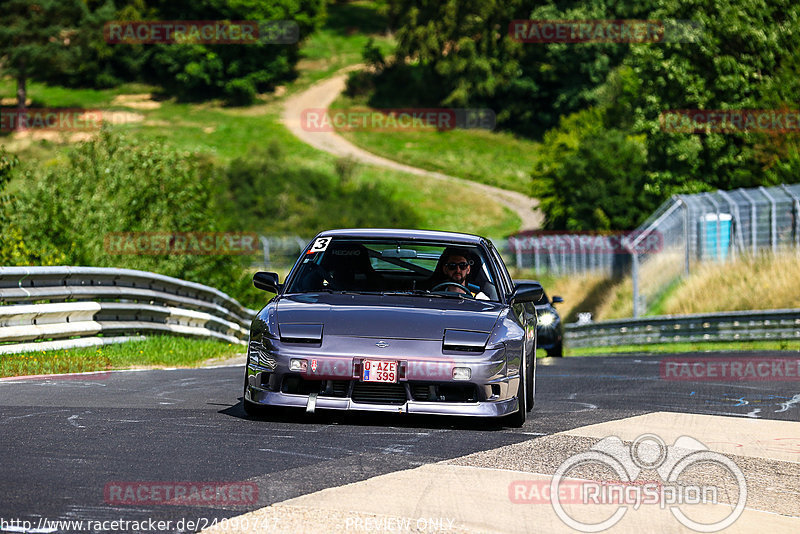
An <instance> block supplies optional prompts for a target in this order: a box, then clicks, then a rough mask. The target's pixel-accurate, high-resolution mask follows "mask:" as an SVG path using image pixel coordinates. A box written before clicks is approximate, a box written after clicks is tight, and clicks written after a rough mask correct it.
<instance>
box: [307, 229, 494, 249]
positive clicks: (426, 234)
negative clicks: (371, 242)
mask: <svg viewBox="0 0 800 534" xmlns="http://www.w3.org/2000/svg"><path fill="white" fill-rule="evenodd" d="M317 237H357V238H397V239H409V240H414V239H419V240H432V241H447V242H450V243H460V244H465V245H480V244H481V243H487V242H488V240H487V239H485V238H483V237H481V236H477V235H472V234H462V233H459V232H442V231H439V230H407V229H397V228H345V229H339V230H326V231H324V232H320V233H319V234H318V235H317Z"/></svg>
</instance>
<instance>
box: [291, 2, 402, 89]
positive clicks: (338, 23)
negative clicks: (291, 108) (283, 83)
mask: <svg viewBox="0 0 800 534" xmlns="http://www.w3.org/2000/svg"><path fill="white" fill-rule="evenodd" d="M387 27H388V21H387V20H386V16H385V15H383V14H382V13H381V12H380V10H379V9H378V7H377V4H375V3H374V2H363V1H361V2H348V3H347V4H333V5H329V6H328V19H327V21H326V22H325V25H324V26H323V27H322V28H321V29H320V30H319V31H317V32H315V33H314V34H313V35H311V36H309V38H308V39H307V40H306V41H304V42H303V44H302V46H301V48H300V57H301V61H300V63H299V64H298V73H299V77H298V79H297V80H296V81H295V82H294V83H293V84H292V87H290V88H289V92H290V93H291V92H293V91H297V90H301V89H304V88H306V87H308V86H309V85H311V84H312V83H314V82H316V81H319V80H321V79H323V78H327V77H328V76H330V75H331V74H333V73H334V72H336V71H337V70H339V69H342V68H344V67H347V66H349V65H355V64H357V63H360V62H361V60H362V52H363V50H364V45H366V44H367V41H368V40H369V39H370V37H371V38H372V39H373V40H374V41H375V44H376V46H377V47H378V48H379V49H380V51H381V52H382V53H383V54H384V56H387V55H389V54H391V53H392V51H393V50H394V46H395V41H394V39H393V38H392V37H391V36H390V35H386V34H385V30H386V28H387Z"/></svg>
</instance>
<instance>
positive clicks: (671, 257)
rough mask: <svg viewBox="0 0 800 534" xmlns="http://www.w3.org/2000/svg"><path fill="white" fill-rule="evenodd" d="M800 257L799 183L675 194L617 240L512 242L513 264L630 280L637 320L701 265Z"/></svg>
mask: <svg viewBox="0 0 800 534" xmlns="http://www.w3.org/2000/svg"><path fill="white" fill-rule="evenodd" d="M788 248H795V249H797V250H798V252H800V184H795V185H788V186H787V185H780V186H776V187H769V188H766V187H758V188H753V189H737V190H735V191H716V192H714V193H698V194H692V195H674V196H673V197H672V198H670V199H669V200H667V201H666V202H664V203H663V204H662V205H661V206H660V207H659V208H658V209H657V210H656V211H655V213H653V214H652V215H651V216H650V217H649V218H648V219H647V220H646V221H645V222H644V224H642V225H641V226H640V227H639V228H638V229H636V230H635V231H633V232H628V233H622V234H611V235H601V234H589V233H585V234H559V233H555V232H528V233H523V234H518V235H515V236H511V237H509V239H508V250H509V253H510V254H511V256H512V258H513V262H512V263H511V264H513V265H516V266H517V267H519V268H533V269H535V270H536V272H537V273H549V274H553V275H556V276H563V275H577V274H584V273H590V272H593V273H600V274H603V275H606V276H609V277H615V278H618V277H621V276H624V275H627V274H630V275H631V277H632V281H633V316H634V317H639V316H641V315H643V314H645V313H647V310H648V308H649V307H650V306H652V304H653V303H654V302H655V301H656V300H658V299H659V298H660V297H661V296H662V295H663V294H664V293H665V292H666V291H667V290H668V289H669V288H670V287H671V285H672V284H674V283H676V281H678V280H679V279H680V278H681V277H683V276H685V275H688V274H689V273H690V272H691V270H692V268H693V266H694V265H696V264H697V263H699V262H708V261H719V262H724V261H731V260H735V259H736V257H737V256H741V255H747V254H749V255H754V254H756V253H758V252H759V251H763V250H768V251H772V252H778V251H780V250H785V249H788Z"/></svg>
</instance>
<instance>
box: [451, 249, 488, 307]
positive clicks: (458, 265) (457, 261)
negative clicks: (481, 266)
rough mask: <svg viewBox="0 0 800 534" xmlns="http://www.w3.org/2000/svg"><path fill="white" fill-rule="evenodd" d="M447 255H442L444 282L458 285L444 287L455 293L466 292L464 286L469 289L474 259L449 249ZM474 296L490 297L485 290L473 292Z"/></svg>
mask: <svg viewBox="0 0 800 534" xmlns="http://www.w3.org/2000/svg"><path fill="white" fill-rule="evenodd" d="M446 254H447V256H443V257H442V262H441V266H442V274H443V275H444V280H443V282H442V283H446V282H453V283H454V284H459V285H458V286H457V285H448V286H447V287H445V288H443V289H444V290H445V291H450V292H453V293H466V291H464V288H463V287H459V286H464V287H466V288H467V289H469V286H468V285H467V280H468V278H469V273H470V271H471V270H472V265H473V263H474V262H473V261H472V260H471V259H469V258H467V256H466V255H464V253H462V252H460V251H457V250H456V251H453V250H451V251H449V252H446ZM471 294H472V296H473V297H475V298H476V299H480V300H489V297H488V296H486V294H484V293H483V291H480V289H479V290H478V292H477V293H471Z"/></svg>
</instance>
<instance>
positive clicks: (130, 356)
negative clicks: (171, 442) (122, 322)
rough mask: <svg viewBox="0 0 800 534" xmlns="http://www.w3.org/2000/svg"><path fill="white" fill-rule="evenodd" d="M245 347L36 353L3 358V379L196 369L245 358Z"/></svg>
mask: <svg viewBox="0 0 800 534" xmlns="http://www.w3.org/2000/svg"><path fill="white" fill-rule="evenodd" d="M244 352H245V347H244V346H243V345H231V344H228V343H224V342H221V341H213V340H198V339H188V338H182V337H171V336H153V337H148V338H146V339H145V340H143V341H129V342H127V343H118V344H114V345H105V346H102V347H87V348H75V349H63V350H56V351H35V352H26V353H21V354H5V355H2V356H0V377H6V376H23V375H40V374H64V373H83V372H89V371H106V370H110V369H128V368H132V367H196V366H198V365H200V364H202V363H203V362H205V361H206V360H211V359H224V358H227V357H232V356H235V355H237V354H243V353H244Z"/></svg>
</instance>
